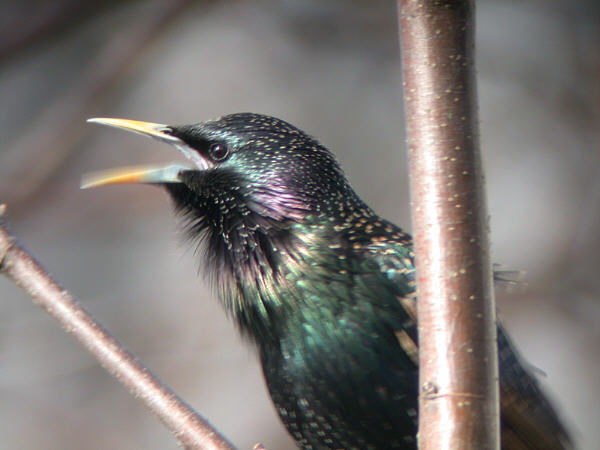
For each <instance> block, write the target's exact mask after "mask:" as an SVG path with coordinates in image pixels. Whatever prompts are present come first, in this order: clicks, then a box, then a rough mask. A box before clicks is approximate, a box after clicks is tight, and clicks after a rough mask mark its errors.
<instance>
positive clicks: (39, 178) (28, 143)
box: [0, 0, 193, 209]
mask: <svg viewBox="0 0 600 450" xmlns="http://www.w3.org/2000/svg"><path fill="white" fill-rule="evenodd" d="M146 3H148V2H146ZM192 3H193V2H191V0H174V1H169V2H161V1H154V2H151V3H150V4H149V5H146V8H145V10H144V14H141V15H140V16H139V17H137V18H136V20H134V21H132V22H131V23H129V24H128V27H127V30H121V32H120V33H113V35H112V36H111V37H109V38H108V39H107V41H106V43H105V44H104V48H103V49H102V51H101V52H100V54H99V55H97V56H96V57H95V58H94V60H93V61H92V62H91V63H90V64H89V66H88V67H87V68H86V70H84V71H82V73H81V74H80V76H79V78H78V81H77V82H76V83H74V84H73V85H72V86H70V87H69V89H68V90H67V92H66V93H65V94H64V95H61V96H60V97H58V98H57V100H55V101H54V102H52V103H51V104H50V105H48V106H47V107H45V108H43V109H42V111H41V113H40V114H39V116H38V117H37V118H34V119H32V123H31V125H30V127H29V128H28V129H27V130H26V131H25V132H24V133H23V135H21V136H20V137H19V138H18V139H17V140H16V141H15V142H14V143H13V144H12V145H11V146H9V147H8V148H5V149H3V156H2V158H3V165H2V167H0V174H1V175H2V176H1V177H0V192H4V193H5V198H3V199H2V200H3V201H5V202H7V203H10V204H11V205H13V208H15V209H20V208H23V207H25V206H26V205H24V203H26V202H27V201H28V200H30V199H31V197H32V196H34V194H35V193H36V192H38V191H39V189H40V188H41V187H42V186H43V185H44V184H45V183H46V182H47V181H48V180H49V179H50V177H51V176H52V175H53V174H54V173H55V172H56V170H58V169H59V168H60V167H61V166H62V164H63V162H64V161H65V160H66V159H67V157H68V156H69V155H70V153H71V152H72V151H73V149H75V148H76V147H77V144H78V143H79V142H80V141H81V139H82V138H83V137H84V136H85V133H86V127H82V126H81V123H82V117H90V116H93V115H94V114H93V111H94V110H95V109H96V108H98V107H99V105H102V104H104V103H105V102H106V101H107V100H108V99H109V98H111V96H112V95H114V88H115V87H116V85H117V84H118V82H119V81H120V80H121V79H122V78H123V77H124V76H125V75H127V74H128V73H129V72H130V71H131V70H132V68H133V67H134V66H135V64H136V63H139V60H140V56H141V55H142V54H143V52H144V50H146V49H148V48H149V47H150V46H151V44H152V43H153V42H155V41H156V40H157V39H158V38H159V37H160V36H161V32H162V31H164V30H166V29H167V27H168V25H169V24H171V23H172V22H173V20H174V19H176V18H177V17H179V16H180V14H181V13H182V12H183V11H185V10H186V8H187V7H189V6H190V5H191V4H192ZM16 184H18V185H19V189H17V190H15V189H12V187H13V186H15V185H16ZM6 196H9V197H6Z"/></svg>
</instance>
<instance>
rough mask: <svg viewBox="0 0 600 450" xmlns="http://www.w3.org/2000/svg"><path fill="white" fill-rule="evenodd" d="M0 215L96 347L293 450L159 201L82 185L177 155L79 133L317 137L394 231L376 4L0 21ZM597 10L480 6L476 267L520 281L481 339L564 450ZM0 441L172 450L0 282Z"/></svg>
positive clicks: (389, 60) (587, 353)
mask: <svg viewBox="0 0 600 450" xmlns="http://www.w3.org/2000/svg"><path fill="white" fill-rule="evenodd" d="M0 5H1V6H2V14H1V15H0V98H1V99H2V100H1V103H0V201H1V202H5V203H7V204H8V213H9V217H10V220H11V223H12V228H13V230H14V231H15V232H16V233H17V234H18V235H19V236H20V238H21V239H22V240H23V242H24V243H25V244H26V246H27V247H28V248H29V249H30V250H31V251H32V252H33V253H34V254H35V255H36V256H37V257H38V258H39V259H40V260H41V261H43V262H44V263H45V265H46V266H47V267H48V269H49V270H50V271H51V273H52V274H53V275H55V276H56V277H57V278H58V279H59V280H61V281H62V282H63V283H64V285H65V286H66V287H68V288H69V289H70V290H72V292H73V293H74V294H75V295H76V296H77V297H78V298H80V299H81V301H82V303H83V304H84V306H85V307H86V308H87V309H88V310H89V311H91V312H92V313H93V314H94V316H95V317H96V318H97V319H99V320H100V321H101V322H102V323H103V324H104V325H105V326H106V327H107V328H108V329H110V330H111V331H112V332H113V333H114V334H115V335H116V336H117V337H118V339H120V340H121V341H122V342H123V343H124V344H125V345H126V346H127V347H128V348H129V349H131V350H132V351H133V352H135V353H136V354H137V355H138V356H139V357H140V358H141V359H142V360H143V361H144V362H145V363H146V364H147V365H149V366H150V368H151V369H152V370H154V371H155V373H156V374H158V375H159V376H160V377H161V378H162V379H163V380H164V381H165V382H167V383H168V384H169V385H170V386H171V387H172V388H173V389H174V390H175V391H176V392H178V393H179V394H180V395H181V396H182V397H183V398H185V399H186V401H187V402H189V403H190V404H192V405H193V406H194V407H195V408H196V409H197V410H198V411H199V412H200V413H202V414H204V415H205V416H206V417H208V418H209V419H210V420H211V422H212V423H213V424H214V425H216V426H217V427H218V428H219V429H220V430H221V431H222V432H223V433H224V434H225V435H226V436H228V437H229V439H231V440H232V442H233V443H235V444H236V445H237V446H239V448H241V449H250V448H252V446H253V445H254V444H255V443H256V442H259V441H260V442H262V443H263V444H264V445H265V446H266V447H267V448H268V449H271V450H275V449H292V448H293V443H292V441H291V440H290V439H289V438H288V437H287V435H286V433H285V431H284V429H283V427H282V426H281V425H280V423H279V421H278V418H277V417H276V414H275V412H274V410H273V408H272V406H271V403H270V401H269V399H268V397H267V394H266V391H265V389H264V385H263V381H262V375H261V373H260V369H259V367H258V364H257V361H256V358H255V354H254V350H253V349H252V348H251V347H250V345H248V344H247V343H245V342H243V341H242V339H241V338H239V337H238V335H237V333H236V331H235V329H234V328H233V326H232V324H231V323H229V322H228V320H227V319H226V317H225V315H224V314H223V312H222V310H221V307H220V305H219V304H218V302H217V301H216V299H215V298H214V297H213V296H212V295H211V293H210V292H209V291H208V290H207V287H206V284H205V283H204V281H203V280H202V277H199V276H197V275H198V264H197V261H196V259H197V258H196V255H195V254H194V252H193V251H192V250H190V249H188V248H186V246H185V245H184V242H183V240H182V239H181V233H180V229H179V227H178V224H177V220H176V219H175V218H174V217H173V216H172V214H171V207H170V205H169V202H168V198H167V196H166V194H164V193H163V192H162V191H160V190H158V189H156V188H153V187H147V186H124V187H107V188H102V189H94V190H89V191H81V190H79V182H80V178H81V175H82V174H83V173H86V172H90V171H95V170H100V169H106V168H111V167H115V166H120V165H132V164H143V163H164V162H170V161H177V160H178V158H179V156H178V155H177V154H175V152H174V151H173V150H172V149H171V148H170V147H168V146H165V145H164V144H160V143H158V142H153V141H151V140H148V139H144V138H142V137H140V136H135V135H133V134H127V133H123V132H119V131H116V130H111V129H107V128H102V127H98V126H94V125H90V124H86V123H85V119H86V118H88V117H93V116H105V117H111V116H112V117H126V118H133V119H139V120H148V121H154V122H162V123H190V122H198V121H202V120H206V119H209V118H213V117H216V116H219V115H221V114H226V113H230V112H239V111H254V112H260V113H266V114H271V115H275V116H279V117H281V118H283V119H286V120H288V121H290V122H292V123H293V124H295V125H297V126H299V127H300V128H302V129H304V130H306V131H307V132H308V133H309V134H312V135H314V136H317V137H318V138H319V139H320V140H321V142H322V143H324V144H325V145H326V146H328V147H329V148H331V149H332V150H333V151H334V152H335V153H336V155H337V156H338V157H339V159H340V160H341V162H342V165H343V167H344V168H345V171H346V173H347V175H348V177H349V178H350V180H351V182H352V184H353V185H354V187H355V189H356V190H357V191H358V192H359V194H360V195H361V196H362V197H363V199H364V200H365V201H366V202H367V203H369V204H370V205H372V206H373V207H374V208H375V209H376V211H378V212H379V213H381V214H382V215H383V216H385V217H386V218H388V219H391V220H392V221H394V222H396V223H398V224H400V225H402V226H404V227H405V228H406V229H409V230H410V220H409V209H408V191H407V186H408V183H407V173H406V161H405V154H404V142H405V138H404V122H403V120H404V119H403V112H402V97H401V95H402V91H401V79H400V75H401V70H400V64H399V55H398V44H397V31H396V11H395V2H393V1H390V0H386V1H382V0H380V1H368V2H367V1H341V0H326V1H325V0H286V1H259V2H217V1H210V2H209V1H184V0H174V1H170V2H163V1H160V0H153V1H150V0H148V1H121V2H117V1H113V2H110V1H89V2H79V1H75V0H55V1H40V0H25V1H21V2H14V1H2V2H0ZM599 19H600V4H599V3H598V2H597V1H594V0H590V1H578V2H571V1H567V0H531V1H522V2H506V1H502V0H480V1H478V2H477V25H478V26H477V48H478V61H477V62H478V74H479V79H478V82H479V97H480V119H481V136H482V148H483V152H484V158H485V164H486V172H487V181H488V197H489V206H490V212H491V227H492V237H493V254H494V260H495V261H498V262H501V263H503V264H505V265H507V266H509V267H511V268H516V269H524V270H526V271H527V277H526V281H527V283H528V287H527V289H521V290H518V292H515V293H512V294H509V293H505V292H499V293H498V306H499V309H500V316H501V317H502V319H503V321H504V323H505V324H506V327H507V328H508V330H509V332H510V333H511V334H512V336H513V338H514V340H515V341H516V343H517V345H518V347H519V348H520V350H521V352H522V353H523V355H524V356H525V357H526V358H527V359H528V360H529V361H530V362H531V363H532V364H533V365H535V366H536V367H539V368H540V369H542V370H543V371H544V372H545V373H546V376H543V377H542V384H543V386H544V388H545V390H546V391H547V392H548V393H549V394H550V396H551V397H552V398H553V399H554V402H555V404H556V405H557V407H558V409H559V410H560V411H561V414H562V416H563V418H564V420H565V421H566V422H567V423H568V424H569V426H570V427H571V429H572V431H573V434H574V436H575V437H576V439H577V441H578V442H579V444H580V447H581V448H582V449H590V450H591V449H596V448H598V447H597V446H598V442H600V427H599V426H598V424H600V351H599V348H600V275H599V274H600V151H599V150H600V148H599V144H600V139H599V136H598V134H599V130H600V123H599V116H600V107H599V102H600V82H599V80H600V77H599V75H600V20H599ZM0 298H1V300H2V301H1V302H0V442H2V447H3V448H7V449H8V448H19V449H37V448H45V449H116V448H118V449H126V448H132V449H133V448H147V449H168V448H173V449H175V448H177V445H176V442H175V440H174V439H173V438H172V437H171V436H170V434H169V433H168V432H167V431H166V429H165V428H164V427H163V426H162V425H161V424H160V423H159V422H158V421H157V420H156V419H155V418H154V417H153V416H152V415H151V414H150V413H148V412H147V411H145V410H144V408H143V407H142V406H141V404H139V403H138V402H137V401H135V400H134V399H132V398H131V397H130V396H129V395H128V394H127V393H126V392H125V390H124V389H123V388H121V386H120V385H119V384H118V383H117V382H116V381H115V380H113V379H112V378H110V377H109V376H108V375H107V374H106V373H105V372H104V371H103V370H102V369H101V368H100V367H99V365H98V364H97V363H96V361H94V360H93V359H92V358H91V357H90V356H89V355H88V354H87V353H86V352H85V351H84V350H83V349H82V348H81V347H80V346H79V345H77V344H76V343H75V342H74V341H73V340H72V339H71V338H70V337H69V336H66V335H65V334H64V333H63V332H62V331H61V330H60V329H59V328H58V326H57V325H56V323H54V322H53V321H52V320H51V319H50V318H49V317H48V316H47V315H46V314H45V313H44V312H42V311H41V310H40V309H38V308H37V307H36V306H34V305H33V304H32V303H31V301H30V300H29V299H28V298H27V297H26V296H25V295H24V294H23V293H21V292H20V291H19V290H18V289H17V288H16V287H15V286H13V285H12V284H11V283H10V282H8V281H7V280H5V279H4V278H0Z"/></svg>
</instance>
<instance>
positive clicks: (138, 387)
mask: <svg viewBox="0 0 600 450" xmlns="http://www.w3.org/2000/svg"><path fill="white" fill-rule="evenodd" d="M3 213H4V208H3V207H0V272H1V273H2V274H3V275H5V276H6V277H8V278H9V279H11V280H13V281H14V282H15V283H16V284H17V285H18V286H19V287H20V288H21V289H23V290H24V291H25V292H27V294H29V295H30V296H31V298H32V299H33V301H34V302H35V303H36V304H37V305H39V306H41V307H42V308H44V309H45V310H46V312H48V314H50V315H51V316H52V317H54V318H55V319H56V320H57V321H58V322H59V323H60V325H61V326H62V328H63V329H64V330H65V331H67V332H68V333H70V334H72V335H73V336H74V337H75V339H77V340H78V341H79V342H80V343H81V344H83V346H84V347H85V348H87V350H88V351H89V352H90V353H91V354H92V355H94V356H95V357H96V359H97V360H98V361H100V364H102V366H103V367H104V368H105V369H106V370H108V371H109V372H110V373H111V375H113V376H114V377H115V378H116V379H117V380H119V381H120V382H121V384H123V385H124V386H125V387H126V388H127V389H128V390H129V392H130V393H131V394H132V395H133V396H134V397H135V398H140V399H141V400H142V401H143V402H144V404H145V405H146V406H147V407H148V408H149V409H150V410H151V411H152V412H153V413H154V414H156V415H157V416H158V417H159V419H160V420H161V421H162V422H164V424H165V425H166V426H167V427H168V428H169V430H171V432H173V434H175V436H176V438H177V439H178V440H179V442H180V444H181V445H182V446H183V447H184V448H186V449H211V450H231V449H233V448H234V447H233V446H232V445H231V444H229V443H228V442H227V440H226V439H225V438H224V437H222V436H221V435H220V434H219V433H218V432H217V431H216V430H215V429H214V428H212V427H211V425H210V424H209V423H208V422H207V421H206V420H205V419H203V418H202V417H200V416H199V415H198V414H197V413H196V412H195V411H194V410H193V409H192V408H191V407H190V406H188V405H187V404H186V403H185V402H183V400H181V399H180V398H179V397H177V395H176V394H175V393H174V392H172V391H171V390H170V389H169V388H168V387H167V386H165V385H164V384H162V382H161V381H160V380H159V379H158V378H156V377H155V376H154V375H153V374H152V373H151V372H150V371H149V370H148V368H146V367H145V366H144V365H143V364H142V363H141V362H140V361H138V360H137V359H136V357H135V356H134V355H133V354H132V353H130V352H128V351H127V350H125V349H124V348H123V347H122V346H121V344H120V343H119V342H118V341H117V340H116V339H115V338H114V337H112V336H111V335H110V334H109V333H108V331H106V330H105V329H104V327H102V325H100V324H99V323H98V322H96V321H95V320H94V319H93V318H92V317H91V316H90V315H89V314H88V312H87V311H86V310H85V309H83V308H82V307H81V305H80V304H79V303H78V302H77V300H75V298H73V296H72V295H71V294H70V293H69V292H68V291H66V290H65V289H64V288H63V287H61V286H60V285H59V284H58V283H57V282H56V281H55V280H54V279H52V277H51V276H50V275H49V274H48V272H47V271H46V269H44V267H42V265H41V264H40V263H39V262H38V261H36V260H35V259H34V258H33V257H32V256H31V255H30V254H29V253H28V252H27V250H25V249H24V248H23V247H22V246H21V244H20V243H19V242H18V240H17V238H16V237H15V236H14V235H13V234H12V233H11V232H10V231H9V230H8V228H7V226H6V219H5V218H4V216H3Z"/></svg>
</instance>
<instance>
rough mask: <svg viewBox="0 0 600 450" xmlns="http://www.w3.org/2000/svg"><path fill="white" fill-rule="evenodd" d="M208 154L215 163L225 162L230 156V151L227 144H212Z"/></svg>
mask: <svg viewBox="0 0 600 450" xmlns="http://www.w3.org/2000/svg"><path fill="white" fill-rule="evenodd" d="M208 154H209V156H210V157H211V159H212V160H213V161H223V160H224V159H225V158H227V157H228V156H229V149H228V148H227V146H226V145H225V144H219V143H216V144H211V146H210V147H209V149H208Z"/></svg>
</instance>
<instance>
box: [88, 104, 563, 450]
mask: <svg viewBox="0 0 600 450" xmlns="http://www.w3.org/2000/svg"><path fill="white" fill-rule="evenodd" d="M88 122H93V123H98V124H102V125H107V126H111V127H116V128H120V129H123V130H127V131H132V132H136V133H139V134H142V135H145V136H149V137H152V138H155V139H158V140H160V141H163V142H166V143H168V144H171V145H173V146H174V147H176V148H177V149H178V150H179V151H180V152H181V153H182V154H183V155H184V156H185V157H186V158H187V161H188V162H189V163H188V164H185V165H183V164H181V165H179V164H171V165H164V166H136V167H126V168H122V169H109V170H103V171H100V172H96V173H92V174H89V175H87V176H84V178H83V180H82V188H89V187H96V186H103V185H112V184H132V183H145V184H156V185H159V186H161V187H162V188H164V189H165V190H166V191H167V192H168V194H169V195H170V197H171V198H172V200H173V204H174V209H175V210H176V212H177V213H178V214H179V215H180V217H181V218H182V223H183V226H184V228H185V230H186V232H187V234H188V236H189V237H190V238H192V239H193V240H195V242H196V245H198V246H199V247H200V248H202V249H203V251H202V252H201V255H202V256H201V258H199V259H200V260H201V267H202V269H203V271H204V273H205V274H206V275H207V279H208V281H209V283H210V284H211V285H212V287H213V289H214V291H215V293H216V294H217V296H218V297H219V298H220V300H221V302H222V304H223V306H224V309H225V311H226V312H227V314H228V315H229V316H230V317H231V319H232V320H233V322H234V323H235V324H236V325H237V328H238V329H239V331H240V332H241V334H242V335H243V336H245V337H246V338H247V339H248V340H249V341H250V342H252V343H253V344H254V345H255V346H256V348H257V350H258V351H257V353H258V356H259V358H260V362H261V365H262V370H263V374H264V378H265V381H266V385H267V387H268V391H269V393H270V396H271V399H272V401H273V403H274V405H275V408H276V410H277V412H278V413H279V417H280V418H281V420H282V422H283V424H284V425H285V427H286V428H287V430H288V432H289V433H290V434H291V435H292V437H293V438H294V439H295V441H296V444H297V446H298V447H300V448H302V449H416V448H417V429H418V336H417V320H418V317H417V315H416V301H417V296H416V282H415V264H414V250H413V243H412V238H411V236H410V235H409V234H407V233H405V232H404V231H403V230H402V229H401V228H400V227H398V226H396V225H394V224H393V223H391V222H389V221H387V220H385V219H383V218H382V217H380V216H379V215H377V214H376V213H375V212H374V210H373V209H371V208H370V207H369V206H368V205H367V204H366V203H365V202H364V201H362V200H361V198H360V197H359V196H358V195H357V193H356V192H355V191H354V189H353V188H352V187H351V185H350V183H349V181H348V180H347V178H346V176H345V175H344V172H343V171H342V169H341V167H340V165H339V164H338V162H337V161H336V159H335V157H334V155H333V153H332V152H331V151H330V150H328V149H327V148H326V147H324V146H323V145H321V144H320V143H319V142H318V141H317V140H316V139H315V138H313V137H311V136H309V135H308V134H306V133H305V132H303V131H302V130H300V129H299V128H297V127H295V126H293V125H291V124H290V123H288V122H286V121H284V120H281V119H278V118H275V117H271V116H266V115H261V114H256V113H234V114H229V115H225V116H222V117H219V118H217V119H213V120H208V121H205V122H200V123H196V124H192V125H165V124H158V123H152V122H141V121H135V120H129V119H114V118H94V119H89V120H88ZM498 355H499V371H500V380H499V384H500V404H501V406H500V411H501V419H500V422H501V440H502V448H503V449H510V450H518V449H544V450H549V449H550V450H552V449H557V450H558V449H568V448H572V441H571V437H570V435H569V433H568V431H567V429H566V427H565V426H564V425H563V424H562V422H561V420H560V419H559V416H558V414H557V412H556V411H555V409H554V407H553V406H552V404H551V402H550V401H549V400H548V398H547V397H546V396H545V394H544V393H543V392H542V390H541V388H540V386H539V383H538V381H537V379H536V378H535V376H534V374H533V373H532V370H531V368H530V366H528V365H527V363H526V362H525V361H524V360H523V359H522V357H521V356H520V355H519V354H518V352H517V350H516V348H515V347H514V345H513V343H512V342H511V340H510V338H509V337H508V336H507V334H506V333H505V331H504V329H503V327H502V326H501V325H500V324H498Z"/></svg>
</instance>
